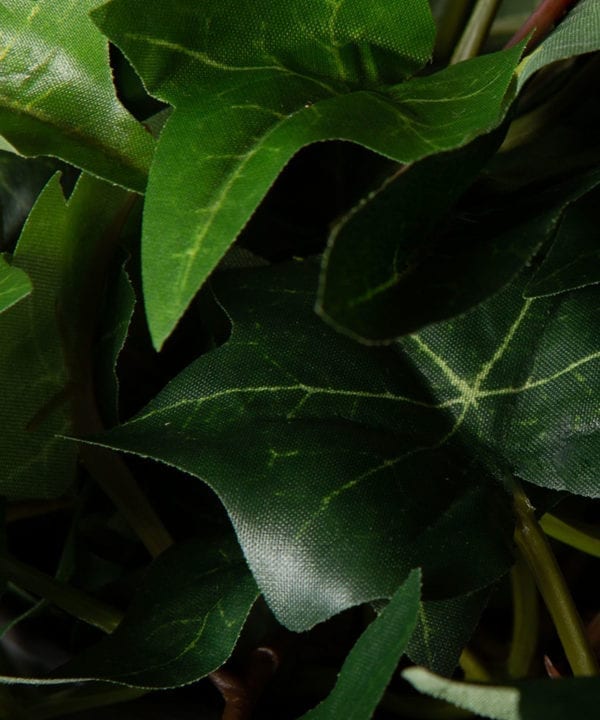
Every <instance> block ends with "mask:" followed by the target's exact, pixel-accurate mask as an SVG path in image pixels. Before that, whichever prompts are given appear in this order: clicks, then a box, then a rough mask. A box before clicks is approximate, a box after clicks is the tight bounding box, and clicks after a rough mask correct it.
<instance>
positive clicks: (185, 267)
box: [93, 0, 520, 347]
mask: <svg viewBox="0 0 600 720" xmlns="http://www.w3.org/2000/svg"><path fill="white" fill-rule="evenodd" d="M93 18H94V20H95V22H97V23H98V25H99V27H100V28H101V29H102V31H103V32H105V33H106V34H107V35H108V36H109V37H110V39H111V40H112V41H113V42H114V43H116V44H117V45H118V46H119V47H120V48H121V49H122V50H123V52H124V53H125V54H126V55H127V57H128V58H129V59H130V61H131V62H132V63H133V65H134V66H135V67H136V69H137V70H138V72H139V73H140V75H141V76H142V78H143V79H144V82H145V85H146V87H147V88H148V90H149V91H150V92H151V93H152V94H153V95H155V96H156V97H158V98H159V99H161V100H163V101H166V102H169V103H171V104H172V105H174V106H175V112H174V113H173V115H172V117H171V118H170V120H169V121H168V123H167V125H166V127H165V129H164V131H163V133H162V135H161V139H160V143H159V147H158V150H157V155H156V158H155V162H154V165H153V170H152V172H151V177H150V181H149V186H148V194H147V205H146V209H145V220H144V237H143V253H142V256H143V259H142V262H143V277H144V297H145V300H146V313H147V317H148V323H149V326H150V331H151V334H152V337H153V341H154V344H155V346H156V347H160V346H161V345H162V343H163V342H164V340H165V339H166V337H168V335H169V334H170V333H171V331H172V330H173V327H174V326H175V324H176V323H177V321H178V320H179V318H180V317H181V315H182V314H183V312H184V311H185V309H186V307H187V306H188V304H189V302H190V300H191V299H192V297H193V296H194V294H195V293H196V292H197V290H198V289H199V287H200V286H201V285H202V283H203V282H204V281H205V280H206V278H207V277H208V276H209V274H210V273H211V271H212V270H213V269H214V267H215V266H216V264H217V263H218V261H219V260H220V259H221V257H222V256H223V255H224V254H225V252H226V250H227V248H228V247H229V246H230V244H231V243H232V242H233V241H234V240H235V238H236V236H237V235H238V233H239V232H240V231H241V229H242V228H243V227H244V225H245V224H246V222H247V221H248V219H249V217H250V216H251V214H252V213H253V212H254V210H255V209H256V207H257V206H258V204H259V203H260V201H261V200H262V198H263V197H264V195H265V193H266V192H267V190H268V189H269V187H270V186H271V185H272V183H273V182H274V180H275V179H276V177H277V175H278V174H279V173H280V172H281V170H282V169H283V167H284V165H285V164H286V163H287V162H288V161H289V160H290V158H291V157H292V156H293V155H294V154H295V153H296V152H297V151H298V150H300V148H302V147H303V146H305V145H308V144H310V143H314V142H317V141H321V140H328V139H342V140H349V141H352V142H355V143H358V144H361V145H364V146H365V147H368V148H370V149H372V150H374V151H376V152H379V153H381V154H382V155H385V156H387V157H390V158H393V159H395V160H398V161H401V162H412V161H414V160H417V159H419V158H422V157H425V156H427V155H431V154H433V153H436V152H441V151H444V150H448V149H452V148H455V147H458V146H460V145H464V144H465V143H467V142H468V141H469V140H470V139H472V138H473V137H475V136H476V135H478V134H480V133H482V132H485V131H487V130H489V129H491V128H492V127H494V126H495V125H496V124H498V123H499V122H500V120H501V118H502V115H503V112H504V111H505V109H506V107H505V104H504V103H503V99H504V97H505V94H506V91H507V89H508V87H509V84H510V81H511V79H512V76H513V71H514V69H515V67H516V64H517V62H518V59H519V55H520V50H519V49H518V48H517V49H513V50H511V51H509V52H502V53H498V54H496V55H490V56H486V57H482V58H477V59H475V60H473V61H470V62H467V63H462V64H460V65H458V66H455V67H451V68H448V69H446V70H443V71H442V72H440V73H438V74H436V75H433V76H430V77H424V78H416V79H413V80H411V81H409V82H406V83H402V84H399V83H401V81H403V80H405V78H406V76H407V75H410V74H412V73H414V72H415V71H417V70H418V69H419V68H420V67H421V66H422V65H423V64H424V62H425V61H426V59H427V58H428V57H429V55H430V54H431V50H432V44H433V35H434V26H433V21H432V18H431V15H430V11H429V7H428V3H426V2H423V1H421V0H410V1H407V2H402V3H397V2H394V1H393V0H376V2H375V3H374V2H372V1H371V2H368V3H367V2H364V0H361V1H360V2H353V3H347V2H343V0H341V1H336V0H316V1H315V0H310V1H308V0H304V2H302V3H298V2H294V3H288V4H287V5H286V6H285V7H284V6H281V7H279V8H278V9H277V11H275V10H274V8H273V4H272V3H271V2H268V1H267V0H261V2H258V3H257V2H252V3H251V4H249V3H248V1H247V2H245V3H243V4H242V5H241V6H240V3H239V1H237V2H235V3H233V2H225V3H224V2H223V1H222V0H207V1H206V2H204V3H202V8H201V9H200V8H199V7H198V4H197V3H195V2H192V0H186V1H185V2H182V3H180V4H179V5H178V12H177V13H172V14H170V15H168V16H165V14H164V12H162V9H161V7H160V5H159V4H156V3H155V4H151V5H150V6H149V7H148V8H147V9H146V12H144V13H143V14H140V13H139V11H138V6H137V4H136V3H135V2H133V1H132V0H112V2H109V3H107V4H106V5H104V6H102V7H100V8H99V9H98V10H96V11H95V12H94V13H93ZM290 37H293V38H294V42H293V44H292V45H290V43H289V38H290ZM191 157H193V158H194V161H193V162H190V158H191ZM166 298H168V301H165V300H166Z"/></svg>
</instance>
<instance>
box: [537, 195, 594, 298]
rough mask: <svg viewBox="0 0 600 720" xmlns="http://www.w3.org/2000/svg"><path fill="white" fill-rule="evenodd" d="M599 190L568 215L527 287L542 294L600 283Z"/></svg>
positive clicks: (582, 200) (584, 199)
mask: <svg viewBox="0 0 600 720" xmlns="http://www.w3.org/2000/svg"><path fill="white" fill-rule="evenodd" d="M599 201H600V192H599V191H598V190H597V189H596V190H595V191H592V192H590V193H588V194H587V195H586V196H585V197H583V198H581V199H580V200H579V201H578V202H577V203H575V204H574V205H573V206H572V207H571V208H570V209H569V210H568V211H567V213H566V214H565V217H564V219H563V221H562V223H561V225H560V228H559V229H558V232H557V234H556V238H555V240H554V242H553V244H552V247H551V248H550V251H549V252H548V255H547V256H546V258H545V259H544V262H543V263H542V265H541V267H540V268H539V270H538V271H537V273H536V274H535V276H534V277H533V279H532V280H531V282H530V283H529V285H528V286H527V288H526V289H525V294H526V295H527V296H528V297H543V296H545V295H554V294H556V293H560V292H566V291H568V290H573V289H576V288H580V287H586V286H587V285H594V284H595V283H598V282H600V230H599V229H600V204H599Z"/></svg>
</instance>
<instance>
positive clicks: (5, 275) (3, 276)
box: [0, 254, 31, 313]
mask: <svg viewBox="0 0 600 720" xmlns="http://www.w3.org/2000/svg"><path fill="white" fill-rule="evenodd" d="M30 292H31V281H30V280H29V277H28V276H27V273H25V272H23V270H20V269H19V268H17V267H13V266H12V265H10V263H9V262H8V261H7V260H6V256H5V255H3V254H0V313H2V312H4V311H5V310H7V309H8V308H9V307H11V306H12V305H14V304H15V303H18V302H19V300H22V299H23V298H24V297H27V295H29V293H30Z"/></svg>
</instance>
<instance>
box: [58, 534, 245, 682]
mask: <svg viewBox="0 0 600 720" xmlns="http://www.w3.org/2000/svg"><path fill="white" fill-rule="evenodd" d="M256 597H257V589H256V584H255V583H254V580H253V579H252V576H251V574H250V572H249V571H248V568H247V566H246V563H245V561H244V558H243V556H242V554H241V552H240V550H239V547H238V545H237V543H236V542H235V540H234V539H232V538H225V539H223V540H221V541H220V542H214V543H208V542H207V541H206V540H191V541H188V542H187V543H183V544H181V545H177V546H175V547H173V548H172V549H170V550H168V551H166V552H165V553H164V554H163V555H161V556H160V558H158V559H157V560H155V561H154V564H153V565H152V566H151V568H150V570H149V571H148V574H147V576H146V578H145V580H144V582H143V584H142V586H141V587H140V588H139V589H138V591H137V592H136V594H135V596H134V599H133V601H132V603H131V605H130V607H129V609H128V611H127V613H126V615H125V619H124V620H123V622H122V623H121V624H120V625H119V627H118V628H117V629H116V630H115V631H114V632H113V633H112V635H110V636H109V637H107V638H106V639H104V640H102V641H101V642H100V643H98V644H97V645H94V646H92V647H91V648H89V649H88V650H85V651H84V652H83V653H82V654H81V655H79V656H78V657H76V658H74V659H73V660H71V661H69V663H68V664H67V665H64V666H63V667H61V668H60V669H59V670H58V671H57V672H55V673H54V677H55V678H58V677H60V678H65V679H97V680H108V681H110V682H116V683H122V684H125V685H131V686H135V687H147V688H165V687H176V686H179V685H185V684H188V683H191V682H194V681H196V680H199V679H200V678H202V677H204V676H205V675H208V673H210V672H212V671H213V670H216V669H217V668H218V667H220V666H221V665H222V664H223V663H224V662H225V661H226V660H227V658H228V657H229V655H230V654H231V652H232V650H233V647H234V645H235V643H236V641H237V639H238V636H239V634H240V632H241V629H242V627H243V625H244V622H245V620H246V617H247V616H248V613H249V612H250V608H251V607H252V605H253V604H254V601H255V600H256Z"/></svg>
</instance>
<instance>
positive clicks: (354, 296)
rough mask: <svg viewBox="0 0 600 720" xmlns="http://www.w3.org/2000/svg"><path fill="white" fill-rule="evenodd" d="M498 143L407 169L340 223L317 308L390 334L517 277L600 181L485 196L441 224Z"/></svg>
mask: <svg viewBox="0 0 600 720" xmlns="http://www.w3.org/2000/svg"><path fill="white" fill-rule="evenodd" d="M497 142H498V139H497V138H495V137H494V136H491V137H484V138H478V139H477V140H476V141H475V143H473V144H472V145H471V146H469V147H467V148H463V149H462V150H459V151H457V152H455V153H450V154H446V155H441V156H436V157H433V158H428V159H427V160H424V161H422V162H421V163H418V164H416V165H414V166H412V167H410V168H408V170H406V171H405V172H403V173H401V174H400V175H399V176H398V177H397V178H392V179H391V180H390V181H389V182H387V183H385V184H384V185H383V186H382V188H381V189H380V191H379V192H377V193H374V194H373V195H372V196H371V197H370V198H369V199H368V200H367V201H365V202H364V203H361V204H360V205H358V206H357V207H356V209H355V210H354V211H353V212H352V213H350V214H349V215H348V216H347V217H346V218H345V219H344V220H343V221H342V222H341V223H340V225H339V226H338V227H337V228H336V229H335V230H334V232H333V234H332V237H331V239H330V243H329V247H328V251H327V253H326V255H325V258H324V261H323V265H324V267H323V273H322V277H321V283H320V288H319V297H318V302H317V311H318V312H319V313H320V314H321V316H322V317H323V318H324V319H325V320H327V321H328V322H330V323H332V324H333V326H334V327H335V328H336V329H338V330H340V331H342V332H345V333H346V334H348V335H350V336H351V337H353V338H355V339H359V340H361V341H363V342H367V343H369V342H389V341H391V340H393V339H394V338H397V337H399V336H402V335H406V334H408V333H411V332H414V331H417V330H419V329H421V328H422V327H424V326H426V325H427V324H429V323H432V322H435V321H438V320H442V319H445V318H451V317H453V316H454V315H457V314H459V313H462V312H465V311H466V310H468V309H469V308H471V307H473V306H474V305H477V303H479V302H481V301H483V300H485V299H486V298H487V297H489V296H490V295H493V294H494V293H497V292H499V291H500V290H501V289H502V288H503V287H504V286H505V285H506V284H507V283H509V282H510V281H511V279H512V278H514V277H515V276H516V275H517V274H518V273H519V272H520V271H521V270H522V268H523V267H524V266H525V265H526V264H527V263H529V262H530V261H531V259H532V257H533V256H534V255H535V254H536V253H537V252H538V251H539V250H540V249H541V248H542V247H544V245H546V244H547V243H549V242H550V241H552V239H553V238H554V236H555V233H556V231H557V228H558V227H559V225H560V221H561V220H562V218H563V215H564V213H565V212H566V211H567V209H568V208H569V206H570V205H571V204H572V203H574V202H576V201H577V200H578V199H579V198H581V197H582V196H583V195H585V194H586V193H588V191H589V190H590V189H591V188H594V187H596V186H597V185H598V183H599V182H600V173H599V172H598V170H594V171H591V172H588V173H586V174H584V175H581V176H580V177H577V176H576V177H574V178H572V179H569V180H566V181H563V182H562V183H558V184H557V185H556V186H552V187H550V188H549V189H548V190H546V191H544V192H539V193H538V194H537V196H536V197H535V198H533V199H532V198H531V196H530V195H529V194H524V193H522V192H518V193H516V195H515V194H513V195H509V196H508V197H505V198H502V200H501V202H500V203H499V205H498V206H497V207H493V206H490V205H488V204H487V203H481V201H480V200H479V201H478V205H483V209H477V210H476V212H474V213H472V214H469V216H468V219H467V220H466V221H462V220H460V218H459V221H458V222H457V221H456V219H455V226H454V227H453V226H452V225H451V224H450V223H448V222H447V223H446V227H445V228H444V231H443V232H442V230H441V222H440V220H441V217H442V215H443V214H444V213H445V212H446V211H447V209H448V207H449V206H450V205H452V204H453V202H454V201H455V200H456V198H457V197H458V196H459V195H460V194H461V193H462V192H463V191H464V189H465V188H466V186H467V185H468V184H469V183H470V181H471V180H472V179H473V177H474V175H475V174H476V172H477V170H478V169H479V168H480V167H481V165H482V164H483V162H484V161H485V158H486V157H489V155H490V153H491V152H492V151H493V148H494V146H495V144H496V143H497ZM425 187H426V188H427V192H423V188H425ZM496 202H497V201H496ZM477 213H478V214H477ZM449 227H450V229H449ZM586 241H587V243H588V244H589V242H590V241H589V240H587V237H586V238H585V239H583V240H582V242H584V243H585V242H586ZM569 252H575V253H576V252H577V250H576V249H572V250H571V249H570V250H569ZM589 272H590V273H592V275H593V270H590V271H589ZM533 282H535V281H533ZM583 284H585V283H583ZM527 293H529V290H528V291H527Z"/></svg>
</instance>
